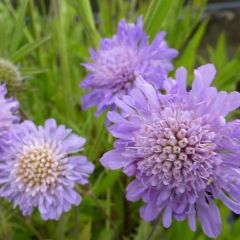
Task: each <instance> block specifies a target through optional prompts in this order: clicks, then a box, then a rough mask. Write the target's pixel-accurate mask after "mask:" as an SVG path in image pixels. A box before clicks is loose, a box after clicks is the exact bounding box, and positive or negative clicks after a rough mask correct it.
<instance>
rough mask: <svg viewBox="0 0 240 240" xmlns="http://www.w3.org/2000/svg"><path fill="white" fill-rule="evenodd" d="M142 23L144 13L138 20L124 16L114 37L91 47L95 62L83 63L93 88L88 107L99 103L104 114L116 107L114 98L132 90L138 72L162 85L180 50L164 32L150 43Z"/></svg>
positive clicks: (85, 83)
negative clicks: (172, 45)
mask: <svg viewBox="0 0 240 240" xmlns="http://www.w3.org/2000/svg"><path fill="white" fill-rule="evenodd" d="M142 25H143V24H142V17H139V18H138V20H137V23H136V24H132V23H131V24H128V23H127V22H126V21H125V20H121V21H120V23H119V25H118V31H117V34H116V35H114V36H113V38H112V39H108V38H105V39H103V40H102V41H101V43H100V49H99V50H98V51H94V50H92V49H91V50H90V53H91V57H92V62H91V63H85V64H83V66H85V68H86V69H87V70H88V71H89V74H88V75H87V77H86V79H85V80H84V81H83V82H82V83H81V87H83V88H86V89H88V91H89V93H87V94H86V95H85V96H84V97H83V98H82V104H83V108H84V109H87V108H89V107H91V106H97V107H98V112H97V114H100V113H101V112H102V111H104V110H106V109H107V108H114V106H115V104H114V99H115V98H116V97H121V96H122V95H125V94H127V93H129V91H130V90H131V89H132V88H133V86H134V85H135V79H136V77H137V76H138V75H142V76H143V77H144V79H145V80H146V81H148V82H151V83H152V84H154V85H155V87H156V88H161V87H162V83H163V81H164V79H165V78H166V75H167V73H168V72H169V71H170V70H171V69H172V64H171V59H173V58H174V57H176V56H177V51H176V50H175V49H171V48H169V47H168V45H167V43H166V41H165V40H164V37H165V33H164V32H160V33H158V35H157V36H156V38H155V39H154V40H153V42H152V43H151V44H149V43H148V36H147V35H146V33H145V32H144V30H143V26H142Z"/></svg>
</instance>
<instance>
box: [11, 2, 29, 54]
mask: <svg viewBox="0 0 240 240" xmlns="http://www.w3.org/2000/svg"><path fill="white" fill-rule="evenodd" d="M28 1H29V0H23V1H20V2H21V4H20V7H19V8H20V9H19V12H18V14H17V18H16V21H15V30H14V33H13V36H12V44H11V52H14V51H16V50H17V48H18V47H19V44H20V41H21V38H22V34H21V32H22V31H23V27H24V17H25V14H26V11H27V5H28Z"/></svg>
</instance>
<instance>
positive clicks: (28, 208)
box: [0, 119, 94, 220]
mask: <svg viewBox="0 0 240 240" xmlns="http://www.w3.org/2000/svg"><path fill="white" fill-rule="evenodd" d="M10 137H11V145H10V146H9V147H8V148H6V152H5V156H4V157H2V158H1V160H0V169H1V171H0V183H1V184H2V187H1V189H0V195H1V196H2V197H4V198H6V199H7V200H9V201H12V202H13V204H14V207H16V206H19V207H20V209H21V211H22V212H23V214H24V215H30V214H31V213H32V211H33V209H34V208H35V207H37V208H38V209H39V212H40V214H41V216H42V218H43V219H44V220H47V219H59V218H60V216H61V214H62V213H63V212H66V211H68V210H69V209H70V208H71V205H78V204H80V202H81V196H80V195H79V194H78V193H77V192H76V191H75V190H74V187H75V185H76V183H80V184H86V183H88V177H89V174H90V173H92V172H93V169H94V166H93V164H92V163H90V162H88V161H87V158H86V157H85V156H81V155H78V154H77V153H78V152H80V151H82V150H83V145H84V143H85V139H84V138H82V137H78V136H77V135H75V134H73V133H72V132H71V130H69V129H66V128H65V127H64V126H63V125H61V126H57V125H56V122H55V120H53V119H49V120H47V121H46V122H45V126H44V127H41V126H39V127H36V126H35V125H34V123H33V122H31V121H25V122H23V123H22V124H19V125H16V126H15V127H14V128H12V129H11V131H10Z"/></svg>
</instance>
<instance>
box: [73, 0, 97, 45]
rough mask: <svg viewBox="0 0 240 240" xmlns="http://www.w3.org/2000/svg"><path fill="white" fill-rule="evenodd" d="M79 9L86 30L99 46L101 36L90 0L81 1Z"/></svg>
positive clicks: (93, 41) (78, 5)
mask: <svg viewBox="0 0 240 240" xmlns="http://www.w3.org/2000/svg"><path fill="white" fill-rule="evenodd" d="M77 8H78V10H79V12H80V16H81V20H82V21H83V24H84V26H85V28H86V31H87V34H88V37H89V39H90V40H91V41H92V43H93V44H94V45H95V46H97V45H98V42H99V38H100V37H99V34H98V32H97V30H96V27H95V23H94V17H93V11H92V8H91V5H90V1H89V0H79V1H78V4H77Z"/></svg>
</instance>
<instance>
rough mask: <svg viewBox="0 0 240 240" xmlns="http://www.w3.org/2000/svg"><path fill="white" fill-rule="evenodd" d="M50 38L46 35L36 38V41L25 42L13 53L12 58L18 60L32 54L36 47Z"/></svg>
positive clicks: (14, 60)
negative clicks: (42, 37)
mask: <svg viewBox="0 0 240 240" xmlns="http://www.w3.org/2000/svg"><path fill="white" fill-rule="evenodd" d="M49 39H50V37H45V38H44V39H40V40H36V41H35V42H31V43H27V44H25V45H24V46H23V47H21V48H20V49H19V50H17V51H16V52H14V53H13V54H12V56H11V60H12V61H13V62H18V61H19V60H21V59H22V58H24V57H26V56H27V55H28V54H30V53H31V52H32V51H33V50H34V49H36V48H38V47H39V46H41V45H42V44H44V43H45V42H47V41H48V40H49Z"/></svg>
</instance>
